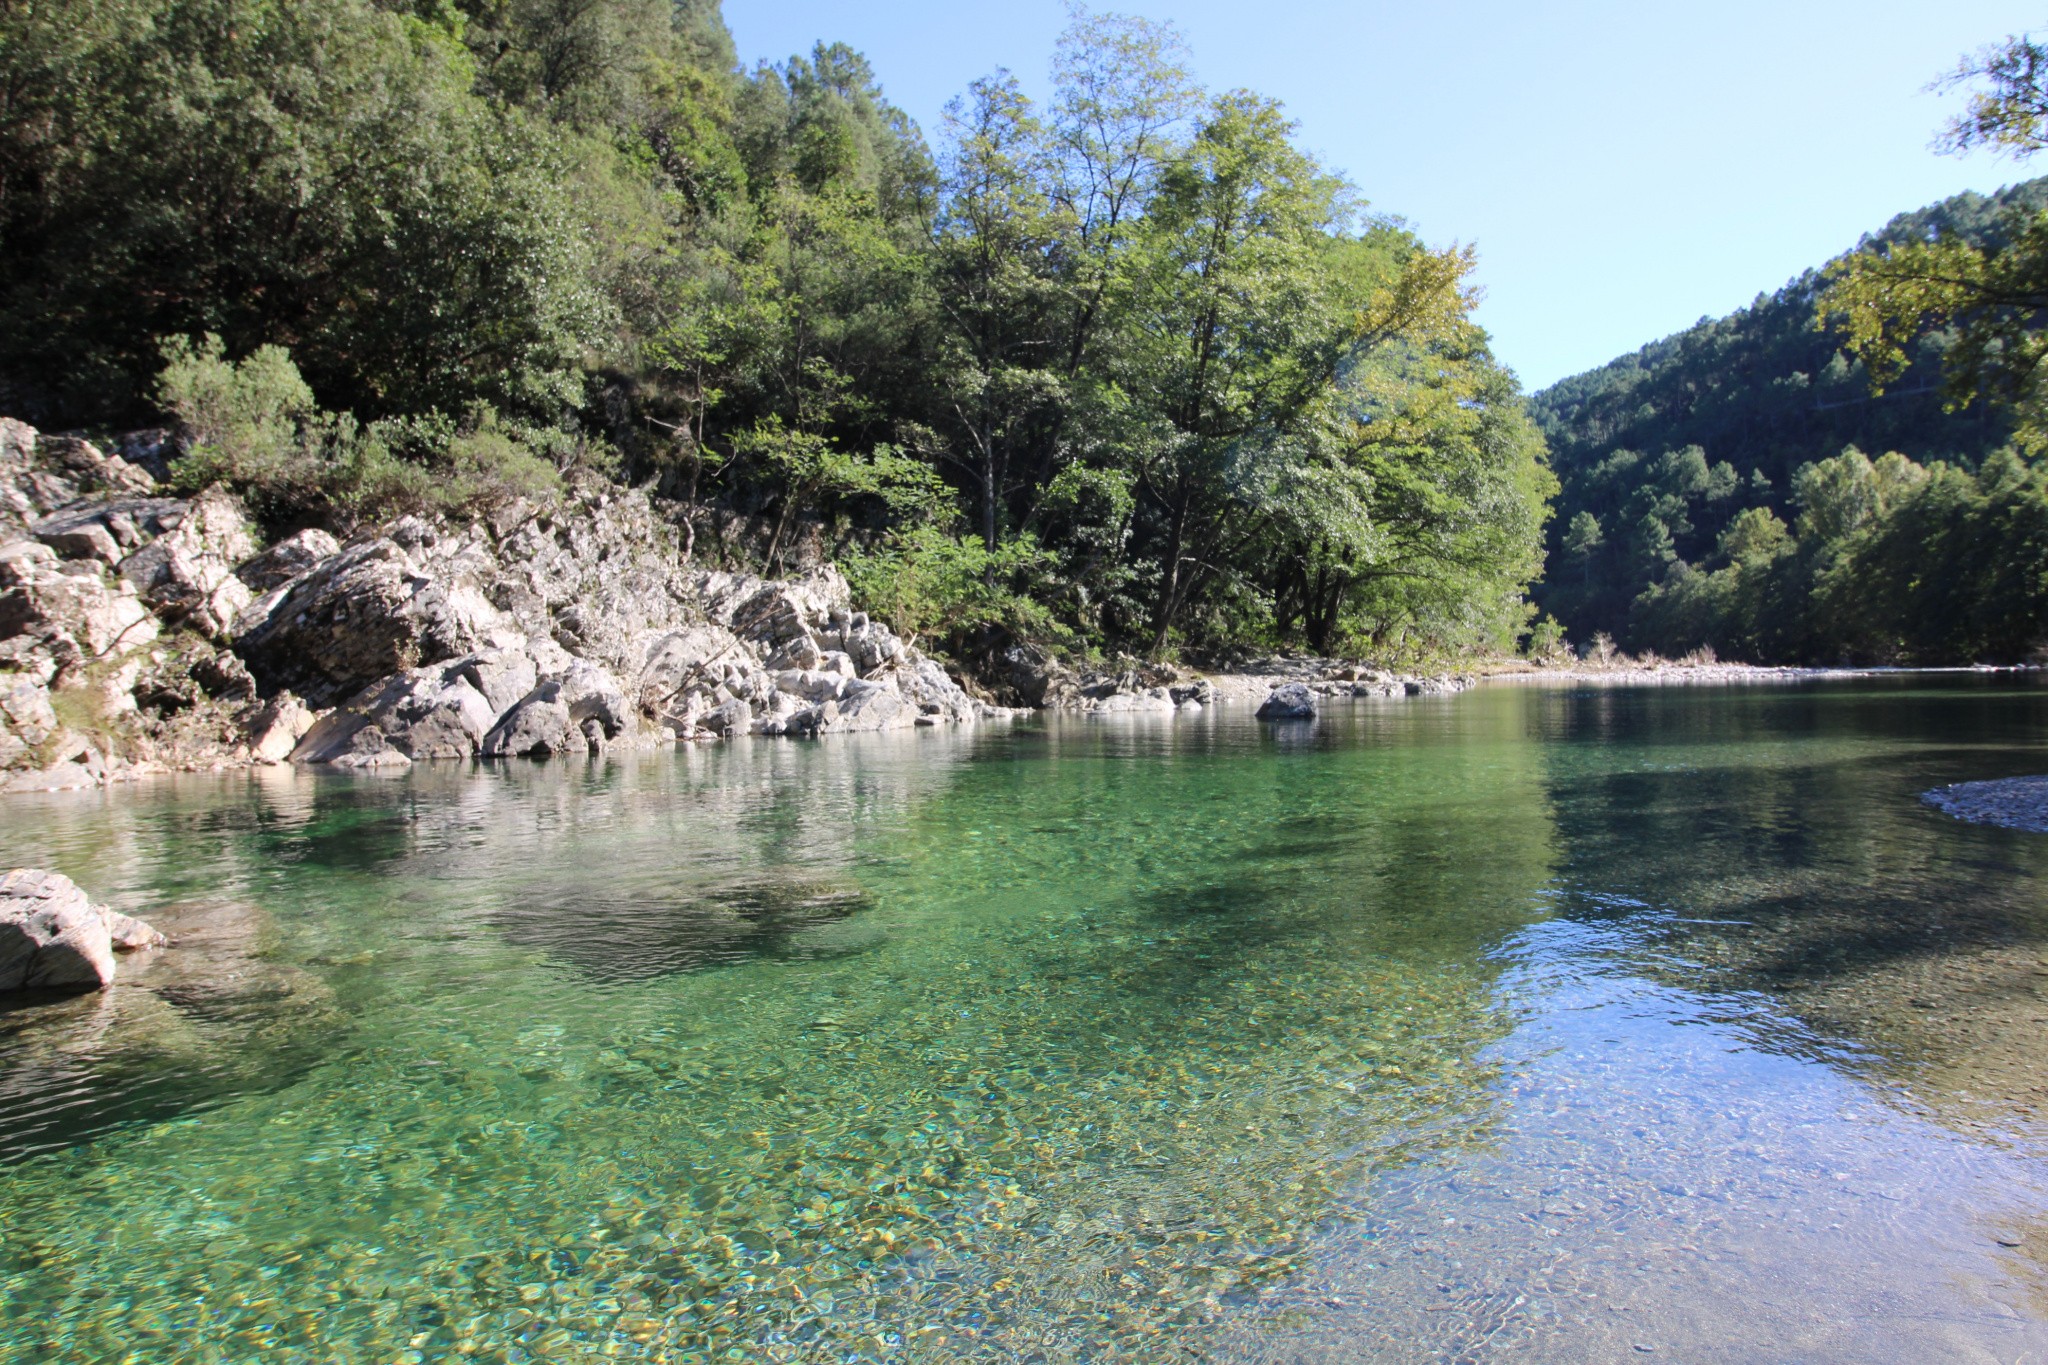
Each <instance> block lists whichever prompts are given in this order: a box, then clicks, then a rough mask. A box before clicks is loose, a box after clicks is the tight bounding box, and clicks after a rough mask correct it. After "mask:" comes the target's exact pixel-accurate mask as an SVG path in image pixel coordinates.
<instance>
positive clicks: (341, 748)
mask: <svg viewBox="0 0 2048 1365" xmlns="http://www.w3.org/2000/svg"><path fill="white" fill-rule="evenodd" d="M495 720H496V712H494V711H493V710H492V709H491V705H490V703H489V702H487V701H485V700H484V696H483V694H482V693H481V692H479V691H477V690H476V688H474V687H472V686H471V685H470V683H469V681H468V679H467V678H465V677H463V676H462V675H461V673H460V671H459V670H457V669H452V668H442V667H437V668H416V669H411V670H408V671H407V672H404V673H400V674H397V675H395V676H393V677H390V678H386V679H385V680H384V681H383V682H381V683H375V684H373V685H371V686H370V687H367V688H364V689H363V690H362V691H361V692H358V693H357V694H356V695H355V696H353V697H350V698H349V699H348V700H347V701H346V702H344V703H343V704H342V705H340V706H337V707H335V708H334V709H333V710H332V711H329V712H328V713H327V714H326V715H324V716H322V717H321V718H320V719H319V720H318V721H317V722H316V723H315V724H314V725H313V726H312V727H311V728H310V729H309V730H307V731H306V734H305V738H303V739H302V740H300V741H299V744H298V746H297V747H296V748H294V749H293V750H292V751H291V761H292V762H294V763H328V764H351V765H354V766H358V767H360V766H363V765H364V761H365V760H366V759H367V758H368V757H370V756H372V755H375V754H378V753H381V752H382V751H384V750H385V749H390V750H393V751H395V752H397V753H399V754H402V755H404V756H405V757H406V758H408V759H424V758H468V757H470V756H471V755H473V754H475V753H477V752H478V751H479V750H480V749H481V747H482V744H483V740H484V736H485V735H486V734H488V733H489V732H490V730H491V727H492V724H493V722H494V721H495ZM370 732H374V734H371V733H370Z"/></svg>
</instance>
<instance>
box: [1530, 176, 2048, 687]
mask: <svg viewBox="0 0 2048 1365" xmlns="http://www.w3.org/2000/svg"><path fill="white" fill-rule="evenodd" d="M2044 211H2048V180H2031V181H2027V182H2025V183H2022V184H2018V185H2015V186H2012V187H2010V188H2007V189H2005V190H2001V191H2000V192H1999V193H1997V194H1995V195H1992V196H1989V197H1986V196H1982V195H1976V194H1964V195H1959V196H1957V197H1955V198H1953V199H1949V200H1945V201H1943V202H1942V203H1939V204H1936V205H1933V206H1931V207H1928V208H1925V209H1921V210H1919V211H1917V212H1913V213H1907V214H1902V215H1900V216H1899V217H1898V218H1895V219H1894V220H1892V222H1891V223H1889V224H1888V225H1886V227H1885V228H1884V229H1883V230H1882V231H1881V232H1879V233H1876V234H1873V235H1872V236H1871V237H1868V238H1866V239H1865V240H1864V241H1863V242H1862V243H1861V244H1859V246H1858V248H1857V249H1856V250H1855V251H1853V252H1851V253H1849V254H1848V255H1847V256H1845V257H1843V258H1841V259H1840V260H1838V261H1837V262H1836V263H1834V264H1832V265H1830V266H1829V267H1825V268H1822V269H1817V270H1812V271H1808V272H1806V273H1805V274H1803V275H1801V276H1800V277H1799V278H1798V279H1796V280H1794V281H1792V282H1791V283H1790V284H1788V285H1786V286H1785V287H1784V288H1783V289H1781V290H1779V291H1778V292H1777V293H1775V294H1772V295H1769V296H1767V297H1762V296H1760V297H1759V298H1758V299H1757V300H1756V301H1755V302H1754V303H1753V304H1751V305H1750V306H1749V307H1748V308H1745V309H1742V310H1740V311H1738V312H1736V313H1734V314H1731V315H1730V316H1728V317H1726V318H1722V319H1719V320H1702V321H1701V322H1700V323H1698V324H1697V325H1695V326H1693V327H1691V328H1689V329H1687V330H1686V331H1684V332H1681V333H1679V334H1677V335H1676V336H1672V337H1668V338H1666V339H1664V340H1662V341H1659V342H1655V343H1653V344H1651V345H1649V346H1646V347H1644V348H1643V349H1642V350H1640V351H1638V352H1636V353H1635V354H1633V355H1629V356H1623V357H1620V358H1618V359H1616V360H1614V361H1612V362H1610V363H1609V364H1607V365H1604V366H1602V367H1600V368H1599V369H1596V370H1591V371H1588V372H1586V373H1584V374H1580V375H1576V376H1573V377H1571V378H1569V379H1565V380H1562V381H1560V382H1558V383H1557V384H1554V385H1552V386H1551V387H1549V388H1548V389H1545V390H1544V391H1542V392H1541V393H1538V394H1536V395H1534V396H1533V397H1532V398H1531V399H1530V410H1531V413H1532V415H1533V416H1534V417H1535V419H1536V421H1537V422H1538V424H1539V426H1540V427H1541V428H1542V430H1543V432H1544V435H1545V438H1546V440H1547V442H1548V445H1549V448H1550V451H1551V455H1552V460H1553V464H1554V467H1555V469H1556V471H1557V474H1558V477H1559V479H1560V482H1561V484H1562V492H1561V494H1560V496H1559V499H1558V503H1557V508H1556V516H1555V519H1554V520H1553V522H1552V524H1551V528H1550V536H1549V545H1548V550H1549V556H1548V571H1547V575H1546V579H1545V581H1544V583H1543V584H1542V585H1541V586H1540V587H1539V589H1538V592H1537V596H1538V600H1539V602H1540V603H1541V605H1542V607H1543V608H1544V609H1545V610H1546V611H1547V612H1548V613H1550V614H1551V615H1552V616H1554V617H1555V618H1556V620H1557V621H1558V622H1559V623H1560V625H1561V626H1562V627H1563V629H1564V631H1565V633H1566V634H1567V635H1568V636H1569V637H1570V638H1572V639H1574V640H1577V641H1585V640H1588V639H1590V638H1591V637H1593V636H1594V635H1596V634H1598V633H1603V632H1604V633H1606V634H1608V635H1611V636H1612V637H1614V638H1615V639H1617V640H1618V641H1620V642H1621V643H1622V644H1623V645H1624V646H1625V647H1627V648H1630V649H1636V650H1655V651H1658V652H1662V653H1666V654H1679V653H1684V652H1686V651H1689V650H1692V649H1695V648H1698V647H1702V646H1705V647H1709V648H1713V649H1715V650H1717V651H1719V652H1721V653H1722V654H1724V655H1732V656H1736V657H1742V658H1748V659H1753V660H1758V661H1771V662H1840V661H1845V660H1854V661H1863V662H1922V663H1957V662H1974V661H1978V660H1984V659H1998V660H2005V661H2011V660H2014V659H2017V658H2021V657H2025V656H2026V655H2027V654H2028V653H2029V652H2030V651H2032V650H2033V649H2035V648H2036V647H2037V646H2038V645H2040V644H2041V643H2042V642H2043V640H2048V618H2044V617H2043V616H2042V612H2043V610H2044V609H2048V585H2036V584H2034V583H2032V581H2031V576H2032V571H2031V570H2030V569H2029V568H2028V565H2029V564H2030V563H2032V561H2030V560H2028V559H2027V558H2026V556H2027V555H2029V554H2031V553H2034V551H2033V550H2032V549H2030V548H2029V547H2030V543H2031V542H2030V540H2029V537H2030V536H2033V535H2035V534H2036V533H2035V532H2034V531H2033V530H2032V529H2031V527H2032V525H2033V523H2034V522H2035V521H2036V520H2038V521H2041V522H2042V523H2043V524H2048V514H2044V513H2043V512H2042V511H2041V510H2039V509H2036V508H2035V507H2034V506H2033V502H2032V500H2033V499H2036V498H2038V496H2039V489H2040V486H2041V479H2040V476H2039V473H2038V471H2037V470H2036V469H2035V466H2034V461H2033V459H2032V457H2029V456H2023V455H2021V454H2017V453H2006V454H2000V452H2002V451H2006V448H2007V447H2008V446H2009V445H2010V444H2011V443H2012V442H2013V441H2014V438H2015V433H2016V430H2017V428H2018V427H2019V426H2020V425H2021V421H2020V418H2019V416H2018V415H2017V414H2016V413H2015V411H2014V409H2013V408H2012V407H2011V405H2010V404H2006V403H2001V402H1998V401H1995V395H1992V394H1990V393H1989V392H1986V391H1982V390H1969V391H1959V390H1958V388H1957V386H1956V384H1955V383H1954V382H1953V379H1954V371H1955V369H1956V367H1957V364H1958V356H1959V355H1960V354H1961V352H1959V351H1958V347H1959V346H1961V345H1963V344H1965V343H1966V342H1967V338H1968V334H1967V333H1966V332H1964V331H1960V330H1959V329H1958V327H1957V326H1956V325H1955V320H1954V319H1952V318H1949V317H1929V316H1919V317H1916V318H1915V319H1914V320H1913V321H1911V322H1910V323H1909V324H1908V325H1906V326H1905V327H1903V328H1895V329H1894V330H1893V331H1892V332H1891V333H1889V334H1888V339H1889V340H1890V341H1892V342H1893V343H1894V346H1895V348H1894V350H1893V352H1892V353H1891V354H1890V355H1889V356H1888V357H1887V358H1886V359H1887V360H1888V361H1889V363H1885V361H1880V366H1879V368H1880V373H1878V374H1877V375H1873V374H1872V372H1871V370H1870V368H1869V366H1868V362H1867V360H1866V356H1867V355H1868V354H1869V348H1868V347H1859V346H1858V345H1857V344H1856V341H1857V339H1856V337H1855V336H1854V335H1853V334H1852V332H1851V330H1850V328H1848V327H1847V326H1846V325H1845V323H1846V319H1845V317H1844V315H1843V313H1842V309H1841V306H1840V303H1839V298H1840V294H1839V290H1836V289H1835V288H1834V286H1833V284H1832V282H1833V281H1835V280H1837V279H1838V278H1839V277H1840V276H1841V274H1842V272H1843V271H1844V270H1846V269H1848V268H1849V267H1850V266H1851V264H1852V263H1854V262H1858V261H1864V260H1873V259H1879V258H1883V257H1886V256H1888V255H1889V254H1891V253H1893V252H1894V251H1895V250H1897V249H1899V248H1902V247H1907V246H1910V245H1911V244H1915V243H1929V242H1949V243H1958V244H1968V245H1969V247H1970V248H1971V249H1973V250H1976V251H1980V252H1982V253H1985V254H1986V255H1987V256H1988V257H1990V258H1994V259H2002V258H2007V257H2009V256H2010V254H2011V253H2012V252H2013V251H2014V250H2016V249H2018V247H2019V246H2020V245H2021V244H2023V243H2024V241H2025V240H2026V239H2027V238H2028V237H2029V236H2030V234H2031V233H2032V232H2034V231H2035V230H2036V228H2035V225H2037V224H2038V223H2040V222H2041V221H2042V215H2043V213H2044ZM1873 380H1878V381H1882V382H1881V383H1874V382H1873ZM1865 452H1867V454H1866V453H1865ZM1879 456H1883V458H1878V457H1879ZM1994 457H1996V458H1994ZM1909 526H1911V527H1916V528H1917V531H1916V532H1915V534H1918V535H1920V536H1921V537H1922V539H1921V540H1919V541H1914V540H1913V539H1911V537H1910V536H1908V534H1907V528H1908V527H1909ZM1986 537H1988V538H1990V539H1979V538H1986ZM1966 549H1967V551H1968V553H1967V554H1965V550H1966ZM2043 564H2044V565H2048V561H2043Z"/></svg>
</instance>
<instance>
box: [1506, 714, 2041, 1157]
mask: <svg viewBox="0 0 2048 1365" xmlns="http://www.w3.org/2000/svg"><path fill="white" fill-rule="evenodd" d="M1922 686H1923V687H1924V684H1923V685H1922ZM1544 710H1545V711H1546V713H1547V720H1548V722H1549V724H1550V725H1551V727H1552V729H1553V732H1554V733H1556V734H1557V735H1559V736H1560V737H1563V738H1568V739H1575V740H1578V741H1581V743H1580V744H1576V745H1575V744H1569V743H1568V744H1565V745H1562V746H1560V747H1559V748H1557V749H1555V750H1553V751H1552V754H1551V774H1552V777H1551V798H1552V800H1553V802H1554V803H1555V806H1556V809H1557V812H1558V829H1559V834H1560V838H1561V842H1562V844H1563V846H1564V847H1565V849H1566V850H1567V852H1568V862H1567V865H1566V870H1565V878H1564V883H1565V884H1564V894H1563V895H1562V896H1561V897H1560V900H1559V907H1560V913H1562V914H1566V915H1570V916H1574V917H1580V918H1588V919H1609V920H1612V921H1614V922H1615V924H1616V927H1617V929H1618V930H1619V931H1620V932H1621V937H1622V940H1623V941H1625V942H1627V943H1628V944H1630V945H1631V946H1630V948H1629V949H1628V950H1625V951H1624V955H1625V956H1626V958H1627V960H1628V961H1629V963H1630V965H1631V966H1632V967H1634V968H1636V969H1638V970H1641V971H1643V972H1644V973H1645V974H1648V975H1651V976H1655V977H1658V978H1660V979H1667V980H1674V981H1677V982H1679V983H1681V984H1685V985H1688V986H1696V987H1699V988H1702V989H1710V990H1736V991H1750V990H1761V991H1765V992H1768V993H1769V994H1770V995H1771V996H1772V997H1773V998H1774V999H1776V1000H1778V1001H1779V1002H1781V1003H1782V1004H1783V1005H1784V1006H1785V1007H1786V1008H1787V1009H1788V1010H1789V1011H1791V1012H1792V1013H1793V1014H1794V1015H1796V1016H1797V1017H1798V1018H1799V1020H1800V1021H1802V1023H1803V1024H1804V1025H1805V1026H1806V1027H1807V1028H1809V1029H1811V1030H1814V1032H1813V1033H1808V1032H1806V1031H1805V1030H1803V1029H1799V1028H1786V1029H1782V1030H1777V1031H1773V1030H1772V1029H1771V1027H1770V1025H1769V1023H1768V1021H1767V1020H1763V1019H1761V1018H1759V1019H1757V1020H1753V1021H1752V1022H1751V1024H1750V1025H1749V1032H1750V1033H1751V1034H1752V1036H1755V1037H1756V1039H1757V1041H1758V1043H1759V1044H1760V1045H1762V1046H1765V1047H1771V1048H1776V1049H1779V1050H1787V1051H1796V1052H1803V1053H1826V1054H1827V1055H1829V1056H1830V1058H1831V1059H1832V1060H1834V1061H1836V1062H1838V1063H1840V1062H1842V1061H1844V1054H1843V1052H1842V1045H1843V1044H1847V1045H1848V1046H1849V1052H1850V1055H1858V1054H1860V1056H1861V1058H1862V1064H1866V1065H1869V1066H1873V1067H1875V1068H1877V1069H1878V1070H1879V1071H1880V1072H1882V1073H1883V1074H1885V1075H1887V1076H1889V1077H1891V1078H1893V1079H1895V1080H1898V1081H1902V1082H1905V1083H1906V1084H1908V1085H1909V1086H1910V1087H1911V1089H1912V1091H1913V1093H1914V1095H1915V1097H1916V1098H1917V1099H1918V1100H1919V1101H1921V1102H1923V1103H1926V1104H1929V1105H1931V1106H1933V1107H1934V1108H1935V1109H1937V1110H1939V1111H1941V1112H1943V1113H1944V1114H1946V1115H1948V1116H1949V1117H1951V1118H1956V1117H1961V1116H1964V1115H1966V1114H1967V1115H1969V1116H1972V1117H1986V1116H2002V1117H2003V1118H2005V1119H2013V1118H2018V1119H2019V1120H2020V1121H2021V1122H2022V1124H2023V1126H2032V1119H2031V1116H2030V1115H2029V1114H2028V1113H2027V1112H2026V1111H2027V1110H2028V1109H2030V1108H2031V1107H2032V1106H2033V1105H2034V1104H2035V1103H2037V1102H2039V1101H2040V1100H2042V1099H2044V1098H2048V1029H2044V1027H2043V1025H2044V1024H2048V999H2044V998H2043V991H2044V988H2048V971H2044V970H2043V967H2044V955H2048V897H2044V896H2043V894H2042V888H2043V885H2044V883H2043V881H2042V879H2041V877H2042V873H2043V872H2044V871H2048V841H2042V840H2040V839H2039V838H2038V837H2037V836H2028V835H2024V834H2019V833H2014V832H2010V831H1998V830H1987V829H1981V828H1975V827H1970V826H1966V825H1962V824H1959V823H1958V822H1955V821H1953V820H1951V819H1949V818H1947V817H1946V816H1943V815H1941V814H1940V813H1939V812H1936V811H1933V810H1931V809H1929V808H1928V807H1926V806H1924V805H1922V804H1921V803H1920V802H1919V800H1918V795H1919V793H1920V792H1922V791H1924V790H1926V789H1928V788H1930V787H1934V786H1938V785H1942V784H1945V783H1947V782H1951V781H1954V780H1957V778H1958V776H1962V775H1971V776H1995V775H2001V774H2002V773H2004V772H2008V771H2013V772H2017V771H2030V770H2038V769H2040V768H2042V767H2043V766H2048V755H2043V754H2042V752H2041V751H2040V749H2039V748H2038V735H2039V734H2040V733H2042V731H2041V730H2040V729H2039V728H2038V722H2039V720H2040V719H2041V718H2042V717H2041V711H2042V706H2041V701H2040V699H2039V697H2038V694H2036V693H2034V692H2032V691H2018V690H2014V689H2010V688H2007V689H2003V690H2001V691H1995V692H1994V691H1993V690H1992V689H1991V688H1989V687H1986V686H1984V685H1982V684H1978V685H1975V686H1973V687H1969V688H1958V689H1957V690H1954V691H1949V692H1939V691H1937V692H1929V691H1926V690H1919V691H1914V692H1911V693H1908V692H1906V691H1905V690H1904V688H1903V687H1902V688H1901V689H1900V690H1899V691H1897V692H1886V691H1884V690H1878V691H1874V692H1873V691H1859V692H1856V693H1850V694H1844V693H1841V692H1839V691H1838V692H1835V693H1833V694H1828V693H1819V694H1813V695H1802V694H1799V693H1789V694H1788V693H1772V692H1766V693H1759V694H1755V695H1752V696H1750V697H1747V698H1743V699H1739V701H1738V704H1736V705H1720V706H1716V705H1713V704H1712V702H1711V699H1710V698H1704V697H1701V696H1699V695H1698V694H1694V695H1692V696H1685V695H1678V694H1671V693H1652V694H1643V693H1608V694H1592V695H1588V694H1565V695H1560V696H1556V697H1552V698H1547V699H1545V707H1544ZM2021 735H2025V736H2026V737H2027V738H2026V744H2025V746H2024V747H2022V746H2020V745H2016V744H2015V743H2014V740H2015V738H2016V737H2018V736H2021ZM1596 736H1597V737H1598V738H1599V739H1600V740H1601V741H1602V742H1603V744H1604V745H1605V746H1607V747H1605V748H1602V749H1598V750H1595V749H1593V748H1591V747H1590V746H1587V745H1585V744H1584V743H1583V741H1586V740H1589V739H1592V738H1594V737H1596ZM1616 769H1620V770H1618V771H1617V770H1616ZM1692 921H1711V922H1708V923H1698V922H1692ZM2036 1059H2038V1060H2036ZM1966 1094H1967V1096H1968V1098H1967V1099H1966V1098H1965V1096H1966ZM1987 1105H1988V1110H1987Z"/></svg>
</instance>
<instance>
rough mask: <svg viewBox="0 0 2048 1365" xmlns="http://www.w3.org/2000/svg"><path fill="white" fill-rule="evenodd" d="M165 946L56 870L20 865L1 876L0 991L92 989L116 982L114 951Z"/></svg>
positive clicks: (155, 934) (147, 929)
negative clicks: (96, 902)
mask: <svg viewBox="0 0 2048 1365" xmlns="http://www.w3.org/2000/svg"><path fill="white" fill-rule="evenodd" d="M163 942H164V936H163V935H162V934H159V933H158V932H157V931H156V930H154V929H152V928H151V927H150V926H149V925H147V924H145V923H143V922H142V921H141V920H139V919H135V918H133V917H131V916H128V915H123V914H119V913H117V912H115V911H113V910H109V909H108V908H107V907H106V906H104V905H95V904H93V903H92V901H91V900H90V899H89V898H88V897H87V896H86V894H85V892H84V891H82V890H80V889H79V888H78V886H77V884H76V883H74V882H73V881H72V880H71V879H70V878H69V877H66V876H64V875H63V874H61V873H57V872H46V871H43V870H42V869H40V868H31V867H17V868H14V869H12V870H11V871H9V872H8V873H6V874H5V875H4V876H0V991H16V990H66V989H71V990H96V989H99V988H101V987H104V986H108V985H111V984H112V983H113V980H114V971H115V959H114V954H115V953H116V952H117V951H120V952H133V951H135V950H137V949H140V948H149V947H159V946H161V945H162V944H163Z"/></svg>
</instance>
